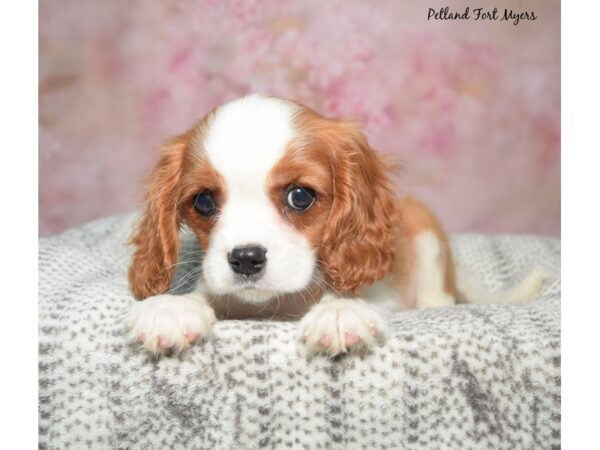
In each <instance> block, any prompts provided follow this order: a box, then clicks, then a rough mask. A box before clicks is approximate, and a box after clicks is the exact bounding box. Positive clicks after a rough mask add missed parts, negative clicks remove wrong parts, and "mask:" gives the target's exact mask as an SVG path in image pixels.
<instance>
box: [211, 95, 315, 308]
mask: <svg viewBox="0 0 600 450" xmlns="http://www.w3.org/2000/svg"><path fill="white" fill-rule="evenodd" d="M296 111H297V107H296V106H295V105H294V104H293V103H291V102H286V101H283V100H280V99H275V98H271V97H265V96H261V95H252V96H249V97H244V98H242V99H239V100H236V101H234V102H231V103H228V104H226V105H224V106H222V107H221V108H219V109H218V110H217V111H216V114H215V117H214V118H213V120H212V121H211V123H210V125H209V129H208V131H207V135H206V139H205V141H204V149H205V151H206V154H207V156H208V158H209V160H210V162H211V164H212V165H213V167H215V169H216V170H217V171H218V172H219V173H220V174H221V175H222V176H223V178H224V179H225V184H226V189H227V200H226V202H225V204H224V205H220V215H219V219H218V222H217V225H216V228H215V230H214V231H213V233H212V235H211V240H210V243H209V246H208V249H207V251H206V254H205V257H204V263H203V264H204V281H205V282H206V285H207V287H208V288H209V290H210V291H211V292H212V293H215V294H220V295H223V294H231V295H234V296H236V297H238V298H240V299H241V300H244V301H247V302H252V303H258V302H264V301H268V300H270V299H271V298H273V297H274V296H276V295H278V294H280V293H289V292H296V291H300V290H302V289H304V288H305V287H306V286H307V285H308V283H309V282H310V279H311V277H312V275H313V272H314V269H315V253H314V251H313V249H312V248H311V246H310V243H309V242H308V241H307V239H306V238H305V237H304V236H303V235H302V234H300V233H298V232H297V231H296V230H295V229H294V228H293V227H292V226H290V225H288V224H287V223H286V222H285V221H284V220H283V219H282V218H281V217H280V215H279V212H278V211H277V210H276V207H275V205H273V202H272V201H271V199H270V198H269V196H268V193H267V187H268V182H269V180H268V176H269V173H270V171H271V170H272V168H273V166H275V164H276V163H277V161H279V160H280V159H281V158H282V156H283V155H284V153H285V150H286V146H287V145H288V143H289V142H290V140H291V139H292V138H293V137H294V133H295V131H294V128H293V116H294V114H295V113H296ZM282 207H283V205H282ZM250 244H254V245H260V246H262V247H264V248H266V249H267V264H266V270H265V274H264V275H263V276H262V277H261V278H260V279H259V280H258V281H257V282H256V283H251V284H249V285H248V289H240V286H236V285H235V277H234V275H235V274H234V273H233V272H232V270H231V268H230V267H229V264H228V262H227V254H228V253H229V252H231V250H232V249H233V248H234V247H236V246H243V245H250Z"/></svg>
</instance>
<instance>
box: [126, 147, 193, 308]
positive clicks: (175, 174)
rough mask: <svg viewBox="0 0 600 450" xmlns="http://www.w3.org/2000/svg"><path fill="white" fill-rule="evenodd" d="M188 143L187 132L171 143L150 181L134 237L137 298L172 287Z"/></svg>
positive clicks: (132, 271) (131, 277)
mask: <svg viewBox="0 0 600 450" xmlns="http://www.w3.org/2000/svg"><path fill="white" fill-rule="evenodd" d="M187 145H188V137H187V135H182V136H178V137H176V138H174V139H172V140H171V141H170V142H168V143H167V144H166V145H165V146H164V148H163V150H162V155H161V159H160V161H159V162H158V164H157V165H156V167H155V168H154V171H153V172H152V175H151V177H150V181H149V183H148V188H147V192H146V209H145V211H144V214H143V216H142V218H141V221H140V223H139V224H138V226H137V229H136V231H135V233H134V235H133V237H132V238H131V243H132V244H134V245H135V247H136V250H135V253H134V255H133V261H132V263H131V266H130V267H129V288H130V289H131V291H132V292H133V295H134V296H135V298H136V299H138V300H141V299H144V298H146V297H150V296H152V295H157V294H160V293H164V292H166V291H168V290H169V288H170V287H171V281H172V278H173V273H174V271H175V264H176V263H177V260H178V257H179V227H180V225H181V214H180V212H179V210H178V201H179V198H180V192H179V191H180V178H181V169H182V164H183V159H184V157H185V152H186V148H187Z"/></svg>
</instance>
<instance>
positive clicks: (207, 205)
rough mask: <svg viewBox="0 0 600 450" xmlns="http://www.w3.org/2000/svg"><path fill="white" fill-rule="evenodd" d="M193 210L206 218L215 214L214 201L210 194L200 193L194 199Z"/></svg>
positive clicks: (207, 192)
mask: <svg viewBox="0 0 600 450" xmlns="http://www.w3.org/2000/svg"><path fill="white" fill-rule="evenodd" d="M194 208H196V211H198V212H199V213H200V214H201V215H203V216H205V217H208V216H212V215H213V214H214V213H215V209H216V208H215V201H214V199H213V195H212V192H210V191H202V192H200V193H199V194H198V195H196V197H195V198H194Z"/></svg>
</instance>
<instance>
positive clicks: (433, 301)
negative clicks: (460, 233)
mask: <svg viewBox="0 0 600 450" xmlns="http://www.w3.org/2000/svg"><path fill="white" fill-rule="evenodd" d="M413 245H414V249H415V260H414V263H415V267H414V279H413V280H412V283H413V286H414V295H415V307H416V308H417V309H423V308H437V307H441V306H451V305H454V303H455V299H454V295H453V294H452V293H451V292H448V290H447V286H446V282H445V280H446V270H447V265H448V264H451V263H452V262H451V261H449V260H448V258H447V256H446V252H447V251H448V250H445V249H444V248H443V247H442V242H441V240H440V238H439V237H438V236H437V234H436V233H435V232H433V231H429V230H428V231H422V232H421V233H419V234H417V235H416V236H415V237H414V241H413Z"/></svg>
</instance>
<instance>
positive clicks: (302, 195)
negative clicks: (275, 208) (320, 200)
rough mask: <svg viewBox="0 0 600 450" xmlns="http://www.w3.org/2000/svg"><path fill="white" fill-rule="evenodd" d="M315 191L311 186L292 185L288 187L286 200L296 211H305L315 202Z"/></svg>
mask: <svg viewBox="0 0 600 450" xmlns="http://www.w3.org/2000/svg"><path fill="white" fill-rule="evenodd" d="M315 197H316V194H315V191H313V190H312V189H311V188H303V187H300V186H292V187H290V188H288V191H287V195H286V201H287V204H288V205H289V206H290V207H291V208H292V209H295V210H296V211H304V210H306V209H308V208H310V207H311V206H312V204H313V203H314V202H315Z"/></svg>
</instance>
